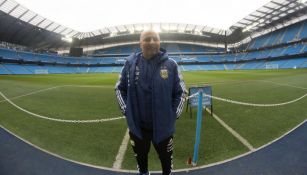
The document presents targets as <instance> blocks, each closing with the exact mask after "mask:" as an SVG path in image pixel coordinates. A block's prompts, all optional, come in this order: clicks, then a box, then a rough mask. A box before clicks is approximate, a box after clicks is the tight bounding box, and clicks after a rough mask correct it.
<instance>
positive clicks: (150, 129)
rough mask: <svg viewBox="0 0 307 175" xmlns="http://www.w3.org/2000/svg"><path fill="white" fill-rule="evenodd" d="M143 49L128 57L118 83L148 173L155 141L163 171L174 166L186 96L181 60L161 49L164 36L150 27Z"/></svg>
mask: <svg viewBox="0 0 307 175" xmlns="http://www.w3.org/2000/svg"><path fill="white" fill-rule="evenodd" d="M140 48H141V50H142V51H141V52H139V53H134V54H132V55H131V56H129V57H128V58H127V61H126V62H125V65H124V67H123V69H122V71H121V74H120V76H119V81H118V82H117V83H116V86H115V91H116V96H117V100H118V103H119V106H120V108H121V110H122V112H123V114H124V115H125V116H126V120H127V124H128V128H129V131H130V132H129V134H130V139H131V145H132V148H133V151H134V152H135V155H136V161H137V165H138V170H139V172H140V174H144V175H147V174H149V171H148V153H149V150H150V145H151V142H152V143H153V145H154V148H155V149H156V151H157V153H158V155H159V159H160V161H161V165H162V174H163V175H169V174H171V170H172V167H173V162H172V158H173V157H172V154H173V134H174V132H175V121H176V119H178V118H179V116H180V114H181V112H182V109H183V106H184V97H185V92H186V90H185V85H184V83H183V80H182V76H181V75H180V73H179V70H178V65H177V63H176V62H175V61H174V60H172V59H170V58H169V57H168V54H167V53H166V51H165V50H163V49H160V36H159V34H158V33H156V32H155V31H153V30H147V31H144V32H142V33H141V36H140Z"/></svg>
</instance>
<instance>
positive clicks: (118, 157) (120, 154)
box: [113, 129, 129, 169]
mask: <svg viewBox="0 0 307 175" xmlns="http://www.w3.org/2000/svg"><path fill="white" fill-rule="evenodd" d="M128 142H129V129H127V131H126V134H125V136H124V139H123V141H122V144H121V145H120V147H119V149H118V153H117V155H116V158H115V162H114V163H113V168H114V169H121V167H122V163H123V160H124V156H125V153H126V150H127V147H128Z"/></svg>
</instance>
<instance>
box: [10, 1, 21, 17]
mask: <svg viewBox="0 0 307 175" xmlns="http://www.w3.org/2000/svg"><path fill="white" fill-rule="evenodd" d="M17 7H19V4H17V5H15V7H13V8H12V10H10V11H9V12H8V14H9V15H11V13H12V12H13V11H14V10H15V9H16V8H17Z"/></svg>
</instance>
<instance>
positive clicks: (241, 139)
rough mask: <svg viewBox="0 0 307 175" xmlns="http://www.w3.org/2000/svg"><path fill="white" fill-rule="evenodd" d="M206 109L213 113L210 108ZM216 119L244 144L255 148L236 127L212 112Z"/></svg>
mask: <svg viewBox="0 0 307 175" xmlns="http://www.w3.org/2000/svg"><path fill="white" fill-rule="evenodd" d="M206 110H207V111H208V112H209V113H211V111H210V110H209V109H207V108H206ZM212 114H213V117H214V118H215V120H217V121H218V122H219V123H220V124H221V125H222V126H223V127H224V128H225V129H227V130H228V131H229V132H230V133H231V134H232V135H233V136H234V137H235V138H237V139H238V140H239V141H240V142H241V143H242V144H243V145H245V146H246V147H247V148H248V149H249V150H250V151H254V150H255V148H254V147H253V146H252V145H251V144H250V143H249V142H248V141H247V140H246V139H245V138H243V137H242V136H241V135H240V134H239V133H237V132H236V131H235V130H234V129H232V128H231V127H230V126H228V125H227V124H226V123H225V122H224V121H223V120H222V119H220V118H219V117H218V116H217V115H216V114H214V113H212Z"/></svg>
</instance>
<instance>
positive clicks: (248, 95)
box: [0, 69, 307, 170]
mask: <svg viewBox="0 0 307 175" xmlns="http://www.w3.org/2000/svg"><path fill="white" fill-rule="evenodd" d="M183 76H184V80H185V83H186V85H187V87H189V86H190V85H192V84H198V85H202V84H206V85H211V86H212V90H213V95H215V96H218V97H223V98H228V99H232V100H237V101H243V102H250V103H261V104H268V103H281V102H287V101H291V100H293V99H296V98H298V97H301V96H303V95H304V94H306V93H307V69H301V70H257V71H254V70H253V71H204V72H184V73H183ZM117 78H118V74H117V73H116V74H115V73H112V74H72V75H0V91H1V92H2V93H3V94H4V95H6V96H7V97H8V98H9V99H12V102H14V103H15V104H16V105H18V106H20V107H22V108H24V109H26V110H28V111H30V112H32V113H36V114H40V115H43V116H47V117H50V118H59V119H71V120H74V119H80V120H85V119H101V118H113V117H120V116H121V113H120V111H119V108H118V105H117V103H116V99H115V93H114V86H115V83H116V81H117ZM63 85H71V86H63ZM55 86H59V87H57V88H53V89H50V90H45V91H40V90H44V89H47V88H50V87H55ZM38 91H40V92H38ZM32 92H36V93H33V94H30V95H26V96H22V95H25V94H29V93H32ZM18 96H22V97H18ZM14 97H18V98H14ZM213 105H214V106H213V108H214V113H215V114H216V115H217V116H219V117H220V118H221V119H222V120H223V121H224V122H225V123H227V124H228V125H229V126H230V127H231V128H233V129H234V130H235V131H237V132H238V133H239V134H240V135H241V136H242V137H244V138H245V139H246V140H247V141H248V142H249V143H250V144H251V145H252V146H253V147H254V148H258V147H260V146H262V145H264V144H266V143H268V142H270V141H272V140H274V139H276V138H278V137H280V136H281V135H283V134H284V133H286V132H287V131H289V130H290V129H292V128H293V127H295V126H296V125H298V124H299V123H301V122H302V121H304V120H305V119H307V98H303V99H302V100H300V101H297V102H295V103H291V104H288V105H285V106H279V107H248V106H241V105H236V104H230V103H226V102H221V101H217V100H213ZM0 125H2V126H3V127H4V128H7V129H8V130H10V131H12V132H13V133H15V134H16V135H18V136H20V137H22V138H24V139H25V140H27V141H29V142H31V143H32V144H34V145H37V146H39V147H41V148H43V149H45V150H48V151H50V152H52V153H55V154H58V155H60V156H62V157H65V158H68V159H72V160H76V161H80V162H84V163H89V164H93V165H98V166H104V167H112V165H113V163H114V161H115V157H116V155H117V151H118V149H119V146H120V144H121V142H122V139H123V137H124V134H125V132H126V129H127V126H126V122H125V119H120V120H115V121H108V122H103V123H83V124H81V123H59V122H55V121H49V120H45V119H40V118H36V117H34V116H31V115H29V114H27V113H25V112H23V111H21V110H18V109H17V108H15V107H14V106H12V105H11V104H10V103H8V102H7V101H4V98H2V97H0ZM195 126H196V110H194V116H193V118H190V116H189V113H186V112H185V109H184V112H183V114H182V116H181V118H180V119H179V120H177V123H176V133H175V139H174V165H175V167H174V168H175V169H181V168H188V167H189V166H188V165H186V160H187V158H188V157H190V156H193V147H194V138H195ZM248 151H249V150H248V148H247V147H245V146H244V145H243V144H242V143H241V142H240V141H238V140H237V139H236V138H235V137H234V136H233V135H232V134H231V133H229V132H228V131H227V130H226V129H225V128H224V127H223V126H221V125H220V124H219V123H218V122H217V121H216V120H215V119H214V118H213V117H211V116H210V115H208V113H205V114H204V119H203V126H202V133H201V144H200V150H199V162H198V165H206V164H210V163H214V162H218V161H222V160H225V159H229V158H232V157H234V156H237V155H240V154H243V153H246V152H248ZM149 166H150V170H159V169H160V163H159V160H158V158H157V155H156V153H155V151H154V149H153V147H152V149H151V152H150V161H149ZM122 168H123V169H131V170H135V169H136V162H135V160H134V156H133V152H132V149H131V147H130V145H129V147H128V149H127V152H126V154H125V157H124V161H123V164H122Z"/></svg>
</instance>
